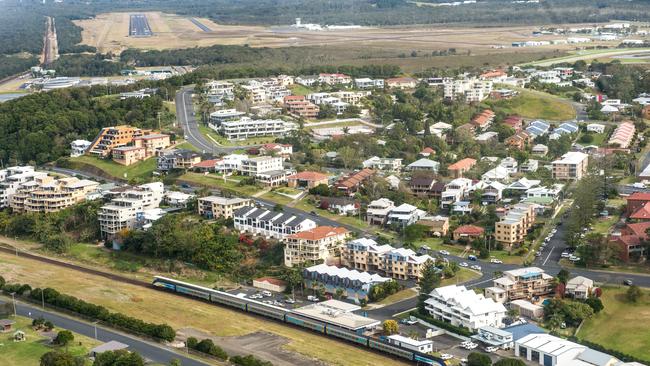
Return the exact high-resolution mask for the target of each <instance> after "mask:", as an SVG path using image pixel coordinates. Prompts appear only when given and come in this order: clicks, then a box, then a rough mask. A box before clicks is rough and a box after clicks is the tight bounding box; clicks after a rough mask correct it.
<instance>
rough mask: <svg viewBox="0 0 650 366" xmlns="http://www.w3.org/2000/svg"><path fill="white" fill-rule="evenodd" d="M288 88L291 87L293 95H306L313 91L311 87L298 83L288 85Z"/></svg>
mask: <svg viewBox="0 0 650 366" xmlns="http://www.w3.org/2000/svg"><path fill="white" fill-rule="evenodd" d="M289 89H291V93H293V95H307V94H310V93H313V92H314V90H312V89H311V88H308V87H306V86H304V85H300V84H293V85H290V86H289Z"/></svg>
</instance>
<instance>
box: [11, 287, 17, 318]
mask: <svg viewBox="0 0 650 366" xmlns="http://www.w3.org/2000/svg"><path fill="white" fill-rule="evenodd" d="M15 296H16V293H15V292H12V293H11V302H12V303H13V304H14V317H16V297H15Z"/></svg>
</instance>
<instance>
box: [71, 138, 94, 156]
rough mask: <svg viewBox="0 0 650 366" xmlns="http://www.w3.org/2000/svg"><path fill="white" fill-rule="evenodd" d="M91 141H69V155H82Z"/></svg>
mask: <svg viewBox="0 0 650 366" xmlns="http://www.w3.org/2000/svg"><path fill="white" fill-rule="evenodd" d="M90 144H92V142H90V141H86V140H74V141H72V142H71V143H70V157H71V158H75V157H77V156H81V155H84V154H85V153H86V151H87V150H88V148H89V147H90Z"/></svg>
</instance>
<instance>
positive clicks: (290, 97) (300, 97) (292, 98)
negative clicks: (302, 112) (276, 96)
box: [284, 95, 305, 102]
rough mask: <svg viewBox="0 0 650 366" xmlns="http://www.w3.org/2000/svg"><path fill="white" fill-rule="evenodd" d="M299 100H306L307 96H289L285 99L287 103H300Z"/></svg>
mask: <svg viewBox="0 0 650 366" xmlns="http://www.w3.org/2000/svg"><path fill="white" fill-rule="evenodd" d="M299 100H305V96H304V95H287V96H286V97H284V101H285V102H288V101H299Z"/></svg>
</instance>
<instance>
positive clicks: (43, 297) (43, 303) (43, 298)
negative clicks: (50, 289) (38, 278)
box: [41, 290, 45, 310]
mask: <svg viewBox="0 0 650 366" xmlns="http://www.w3.org/2000/svg"><path fill="white" fill-rule="evenodd" d="M41 306H42V307H43V310H45V293H44V292H43V290H41Z"/></svg>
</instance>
